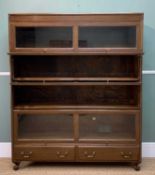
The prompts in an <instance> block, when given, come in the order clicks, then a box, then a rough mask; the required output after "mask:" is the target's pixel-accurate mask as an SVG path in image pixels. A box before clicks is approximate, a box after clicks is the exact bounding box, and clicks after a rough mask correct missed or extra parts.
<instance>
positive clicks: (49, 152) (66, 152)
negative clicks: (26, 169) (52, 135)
mask: <svg viewBox="0 0 155 175" xmlns="http://www.w3.org/2000/svg"><path fill="white" fill-rule="evenodd" d="M74 157H75V154H74V147H15V148H14V151H13V160H23V161H26V160H27V161H73V160H74Z"/></svg>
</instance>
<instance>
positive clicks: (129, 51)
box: [9, 13, 143, 170]
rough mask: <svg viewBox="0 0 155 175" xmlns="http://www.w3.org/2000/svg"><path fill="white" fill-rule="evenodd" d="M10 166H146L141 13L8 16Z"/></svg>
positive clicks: (16, 167) (136, 167) (137, 168)
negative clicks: (25, 163) (143, 163)
mask: <svg viewBox="0 0 155 175" xmlns="http://www.w3.org/2000/svg"><path fill="white" fill-rule="evenodd" d="M9 34H10V51H9V54H10V66H11V92H12V103H11V108H12V161H13V163H14V164H15V166H14V169H15V170H17V169H18V168H19V165H20V162H21V161H51V162H122V163H130V164H131V165H132V166H134V167H135V169H136V170H139V169H140V167H139V164H140V162H141V109H142V107H141V88H142V82H141V80H142V79H141V72H142V55H143V14H141V13H133V14H80V15H75V14H74V15H71V14H70V15H67V14H66V15H58V14H11V15H9Z"/></svg>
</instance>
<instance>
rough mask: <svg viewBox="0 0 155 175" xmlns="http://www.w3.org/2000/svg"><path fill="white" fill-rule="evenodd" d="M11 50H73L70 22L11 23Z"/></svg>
mask: <svg viewBox="0 0 155 175" xmlns="http://www.w3.org/2000/svg"><path fill="white" fill-rule="evenodd" d="M10 28H11V31H12V32H11V41H10V43H11V48H10V50H11V51H12V52H14V51H15V52H32V53H33V52H39V53H46V52H47V53H48V52H51V51H52V52H60V51H64V52H68V51H71V50H73V26H72V24H64V25H63V24H59V25H54V24H53V25H52V24H44V25H42V23H38V24H31V23H30V24H25V25H18V24H17V25H13V24H12V25H11V27H10Z"/></svg>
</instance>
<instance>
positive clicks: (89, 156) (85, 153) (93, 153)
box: [84, 151, 96, 158]
mask: <svg viewBox="0 0 155 175" xmlns="http://www.w3.org/2000/svg"><path fill="white" fill-rule="evenodd" d="M84 155H85V156H86V157H87V158H94V157H95V156H96V152H95V151H93V152H92V153H91V154H89V153H88V152H87V151H85V152H84Z"/></svg>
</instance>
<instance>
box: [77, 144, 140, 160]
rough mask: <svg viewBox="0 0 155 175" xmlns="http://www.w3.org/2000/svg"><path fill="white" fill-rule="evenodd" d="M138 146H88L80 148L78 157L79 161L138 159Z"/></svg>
mask: <svg viewBox="0 0 155 175" xmlns="http://www.w3.org/2000/svg"><path fill="white" fill-rule="evenodd" d="M139 155H140V150H139V148H138V147H103V146H97V147H93V146H92V147H87V146H84V147H83V146H82V147H79V148H78V151H77V159H78V160H79V161H86V162H89V161H94V162H95V161H104V162H107V161H109V162H110V161H111V162H112V161H118V162H119V161H120V162H121V161H123V162H124V161H126V162H129V161H137V160H139V159H140V158H139V157H140V156H139Z"/></svg>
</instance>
